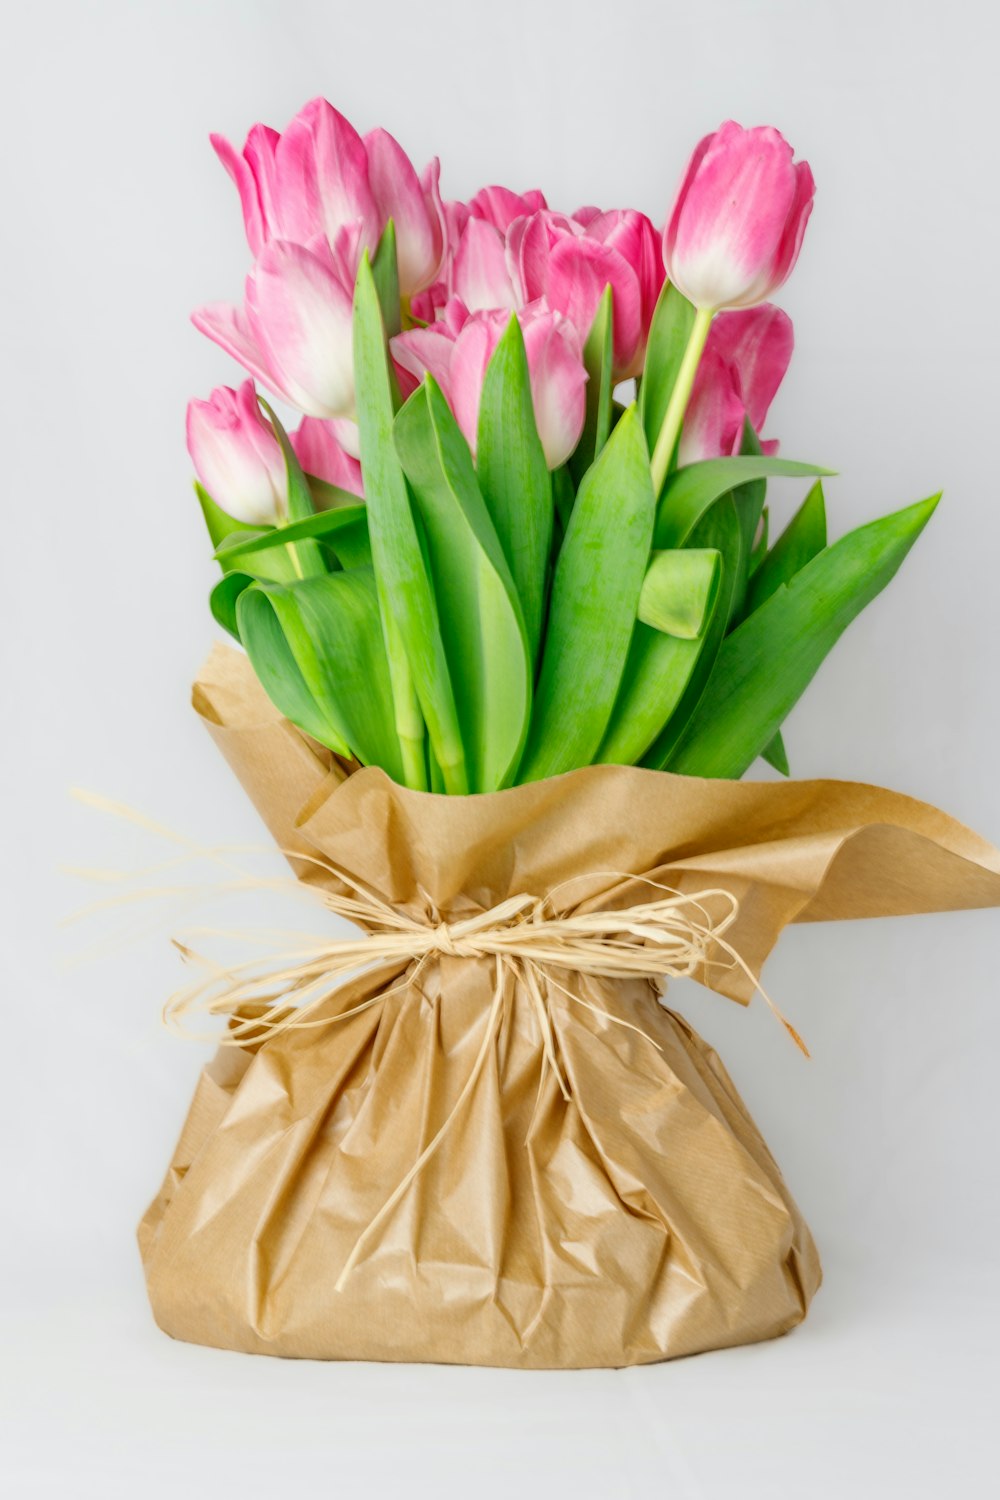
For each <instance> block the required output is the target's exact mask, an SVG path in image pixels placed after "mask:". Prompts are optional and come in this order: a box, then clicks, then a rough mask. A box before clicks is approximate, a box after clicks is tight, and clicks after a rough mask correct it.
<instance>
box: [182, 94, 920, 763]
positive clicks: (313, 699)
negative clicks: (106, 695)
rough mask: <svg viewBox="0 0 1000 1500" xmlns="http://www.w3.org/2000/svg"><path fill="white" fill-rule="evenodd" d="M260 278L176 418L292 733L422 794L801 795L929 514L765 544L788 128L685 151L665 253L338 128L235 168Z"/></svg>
mask: <svg viewBox="0 0 1000 1500" xmlns="http://www.w3.org/2000/svg"><path fill="white" fill-rule="evenodd" d="M215 147H216V150H217V151H218V153H219V155H220V157H221V158H222V161H223V162H224V164H225V166H226V167H227V169H228V170H229V172H230V174H231V176H232V177H233V179H234V180H235V182H236V185H237V187H238V189H239V193H240V199H241V202H242V206H243V215H244V219H245V222H246V230H247V237H248V239H249V241H250V247H251V250H252V251H253V252H254V254H255V255H256V264H255V266H254V269H253V271H252V272H251V273H250V276H249V277H248V279H247V287H246V300H245V305H244V307H243V308H242V309H239V308H232V307H224V306H212V307H207V308H204V309H202V310H201V311H200V312H198V313H196V314H195V319H194V321H195V323H196V324H197V326H198V327H199V328H200V329H202V330H203V331H204V332H205V333H207V334H208V335H209V336H210V337H211V338H213V339H215V340H216V341H217V342H218V343H219V344H220V345H221V346H222V347H223V348H224V349H226V350H227V351H228V352H229V353H230V354H232V355H233V356H234V357H235V358H236V359H237V360H238V361H239V362H240V363H241V364H242V365H243V366H244V368H245V369H246V370H248V371H249V373H250V374H251V375H252V376H254V377H255V378H256V379H257V380H259V382H260V383H261V384H262V385H263V386H265V387H266V388H267V390H268V391H269V392H271V393H272V394H273V395H274V396H277V397H279V398H281V399H282V400H283V401H285V402H287V403H288V404H289V405H290V406H293V407H295V408H297V409H298V410H299V411H301V412H303V413H305V415H304V417H303V420H302V421H301V424H300V425H299V427H298V429H297V430H296V431H295V432H292V433H290V434H286V432H285V430H284V428H283V427H282V425H281V422H280V421H279V419H278V416H277V415H276V413H275V411H274V410H273V408H272V407H271V406H270V405H269V404H268V402H267V401H266V400H264V399H263V398H262V397H258V395H257V394H256V392H255V390H254V386H253V384H252V382H251V381H247V382H246V383H245V384H244V385H242V386H241V387H240V389H239V390H237V391H233V390H230V389H227V388H223V389H220V390H217V391H215V392H214V393H213V395H212V397H211V399H210V400H209V401H207V402H202V401H194V402H192V403H191V406H190V408H189V412H188V443H189V447H190V452H191V455H192V458H193V460H194V463H195V467H196V469H197V472H198V476H199V484H198V494H199V497H200V499H201V504H202V507H203V509H204V513H205V518H206V520H207V522H208V529H209V532H210V534H211V538H212V542H213V544H214V546H215V549H216V550H215V556H216V557H217V559H218V561H219V563H220V565H221V568H222V572H223V577H222V580H221V582H220V583H219V584H218V585H217V586H216V588H215V590H214V592H213V594H212V609H213V611H214V614H215V616H216V618H217V620H219V621H220V622H221V624H223V625H224V626H225V627H226V629H227V630H229V631H230V632H231V633H232V634H233V635H234V636H236V638H237V639H238V640H239V641H240V642H241V643H242V645H243V646H244V648H245V649H246V651H247V653H248V655H249V658H250V660H251V662H252V663H253V666H254V669H255V670H256V672H257V675H258V677H259V678H260V681H261V683H262V684H263V686H264V688H265V689H266V691H267V693H268V694H269V696H270V698H271V699H272V701H273V702H274V703H275V705H276V706H277V707H278V708H279V709H280V710H281V712H282V713H283V714H285V715H286V716H287V718H289V719H290V720H291V721H292V722H293V723H295V724H296V725H298V726H299V727H300V728H301V729H303V730H305V731H306V732H307V733H308V734H310V735H311V736H312V737H313V738H314V739H316V740H318V741H320V742H321V743H322V744H324V745H326V746H328V747H329V748H330V749H331V750H333V751H334V752H335V753H336V754H338V755H340V756H342V757H344V758H346V759H351V760H356V761H358V762H360V764H362V765H375V766H381V767H382V768H383V769H384V770H386V771H387V772H388V774H389V775H390V776H391V777H393V778H394V779H395V780H396V781H398V782H400V783H402V784H405V785H406V786H409V787H413V788H416V789H427V788H430V789H433V790H441V791H446V792H457V793H462V792H482V791H492V790H495V789H497V788H500V787H506V786H510V785H512V784H514V783H517V782H525V781H532V780H536V779H539V778H542V777H545V776H551V775H555V774H557V773H559V772H563V771H569V770H573V769H575V768H576V767H579V766H585V765H589V764H592V763H611V764H621V765H630V764H642V765H645V766H650V767H655V768H658V769H670V770H674V771H681V772H686V773H690V774H694V775H699V776H722V777H738V776H741V775H742V774H743V772H744V771H745V770H746V769H747V768H748V766H749V765H750V764H751V762H752V761H753V760H754V759H755V758H756V757H757V756H758V755H759V754H764V755H765V757H766V758H767V759H769V760H770V761H771V762H772V764H773V765H775V766H777V767H779V768H780V769H781V770H783V771H786V772H787V769H788V768H787V762H786V757H785V751H784V747H783V745H782V740H781V734H780V729H781V724H782V721H783V719H784V718H785V716H786V714H787V713H788V711H789V710H790V708H791V707H792V706H793V704H794V703H795V702H796V701H797V699H798V698H799V696H800V694H801V693H802V691H803V690H804V688H805V687H806V685H807V683H808V682H809V680H810V678H811V677H812V675H813V673H814V672H815V671H816V669H817V667H818V666H819V664H820V662H821V661H822V659H823V657H824V656H825V654H826V652H827V651H828V650H829V649H830V647H831V646H832V645H833V643H834V641H835V640H836V639H837V638H838V636H839V635H840V634H841V632H842V631H843V630H844V628H845V627H846V626H847V625H848V624H849V622H850V621H851V620H852V619H853V618H854V617H855V615H857V613H858V612H859V611H860V610H861V609H862V608H863V607H864V605H865V604H867V603H868V602H869V600H871V599H872V598H873V597H874V596H875V595H876V594H877V593H878V592H879V590H880V589H881V588H882V587H883V586H884V585H885V584H886V583H887V582H888V581H889V579H890V578H891V577H892V576H893V574H894V572H895V570H896V568H897V567H898V566H899V564H900V562H901V560H902V558H903V557H904V556H905V554H906V552H907V550H908V549H909V547H910V546H911V545H912V543H913V541H914V540H915V538H916V537H917V535H918V534H919V532H920V531H921V529H922V528H923V526H924V525H925V523H926V521H927V520H928V518H929V516H930V514H931V512H932V510H933V508H934V504H935V500H934V499H931V500H927V501H925V502H923V503H921V504H918V505H914V506H911V507H909V508H908V509H906V510H903V511H900V512H898V513H896V514H894V515H891V516H888V517H886V518H885V519H883V520H879V521H876V522H873V523H872V524H870V525H868V526H864V527H862V528H861V529H859V530H857V531H855V532H853V533H851V534H850V535H849V536H846V537H844V538H842V539H841V540H840V541H837V542H835V543H834V544H833V545H828V543H827V535H826V520H825V514H824V501H823V491H822V487H821V483H820V480H819V478H816V482H815V483H814V484H813V486H812V488H811V489H810V490H809V493H808V495H807V497H806V499H805V501H804V503H803V505H802V507H801V509H800V510H799V511H798V512H797V514H796V515H795V516H794V517H793V519H792V520H791V522H790V523H789V525H788V526H787V527H786V529H785V530H784V531H783V532H782V533H781V534H780V535H779V536H778V538H777V540H776V541H774V543H773V545H769V540H768V512H767V507H766V504H765V486H766V480H767V478H768V476H771V475H794V476H801V475H808V476H813V477H814V478H815V477H816V476H820V475H822V474H824V473H826V472H828V471H826V470H823V469H820V468H817V467H815V466H814V465H810V464H803V463H795V462H790V461H788V460H786V459H783V458H778V457H776V456H775V449H776V444H774V443H773V442H765V441H762V440H761V436H760V433H761V429H762V427H763V424H764V420H765V417H766V414H767V409H768V406H769V404H770V402H771V399H772V397H773V396H774V393H775V391H776V390H777V387H778V385H779V383H780V381H781V379H782V376H783V375H784V373H785V370H786V367H787V365H788V361H789V358H790V355H791V351H792V329H791V323H790V321H789V319H788V317H787V316H786V315H785V314H784V313H783V312H781V311H780V310H779V309H778V308H777V307H775V306H773V305H772V304H770V303H769V302H768V300H767V299H768V298H769V297H771V296H772V295H773V293H775V292H776V291H777V290H778V288H780V286H781V285H782V283H783V282H784V281H785V279H786V277H787V276H788V275H789V273H790V271H791V270H792V267H793V266H794V264H795V261H796V259H797V257H798V254H799V249H800V247H801V244H802V239H803V235H804V233H805V228H806V223H807V221H808V218H809V215H810V211H811V209H812V204H813V191H814V189H813V179H812V174H811V172H810V170H809V167H808V166H807V165H806V163H805V162H800V163H795V162H794V161H793V159H792V151H791V148H790V147H789V146H788V144H787V143H786V142H785V141H784V140H783V138H782V137H781V135H780V134H779V133H778V132H777V131H776V130H773V129H769V128H760V129H753V130H744V129H742V128H741V127H740V126H738V125H736V124H733V123H731V122H730V123H728V124H725V125H723V126H722V127H721V129H719V130H717V131H716V132H715V133H714V134H713V135H710V136H708V137H706V138H705V140H703V141H702V142H701V144H700V145H699V146H698V148H697V149H696V151H695V153H694V155H693V157H692V159H691V162H690V164H689V166H688V168H687V171H686V173H685V175H684V178H683V181H682V183H681V187H680V190H679V192H678V194H677V198H676V200H675V202H674V205H673V208H672V210H671V212H670V215H669V218H668V220H667V223H666V228H665V230H664V231H663V233H662V235H661V234H660V233H659V232H658V231H657V230H655V229H654V227H653V224H652V223H651V221H650V220H649V219H648V218H647V217H646V215H645V214H643V213H640V212H637V211H636V210H633V209H617V210H612V211H608V212H602V211H600V210H599V209H597V208H593V207H588V208H582V209H578V210H577V212H576V213H575V214H573V215H567V214H564V213H561V212H556V211H554V210H552V209H550V208H549V207H548V206H547V203H546V200H545V198H544V197H543V196H542V194H541V193H540V192H537V191H533V192H530V193H525V194H517V193H513V192H510V191H508V190H507V189H504V188H499V187H491V188H485V189H484V190H483V191H482V192H479V193H477V194H476V196H475V197H474V198H473V199H472V200H471V202H470V203H468V204H464V203H456V202H442V200H441V197H440V194H439V190H438V164H437V162H436V161H435V162H432V164H431V165H430V166H429V167H428V168H427V170H426V171H425V172H424V173H423V175H422V176H421V177H418V175H417V173H416V171H415V170H414V168H413V167H412V165H411V164H410V161H409V159H408V158H407V156H406V155H405V153H404V152H403V150H402V149H401V147H400V146H399V145H398V144H397V142H396V141H395V140H394V139H393V138H392V136H390V135H389V134H388V133H387V132H386V131H384V130H374V131H372V132H371V133H370V134H369V135H367V136H365V137H363V138H362V137H361V136H359V135H358V134H357V133H356V132H355V130H354V129H353V128H352V126H351V125H350V124H349V123H348V122H347V121H346V120H345V119H344V118H343V117H342V116H341V115H340V114H338V113H337V111H336V110H334V109H333V108H332V107H331V106H330V105H329V104H327V103H326V102H325V101H323V100H316V101H314V102H313V103H311V104H309V105H307V106H306V108H305V109H304V110H303V111H302V112H301V114H300V115H299V116H298V117H297V118H296V119H295V120H294V121H293V122H292V124H291V125H290V126H289V128H288V129H287V130H286V131H285V132H284V133H282V134H281V135H278V134H276V133H275V132H274V131H271V130H268V129H266V128H265V127H263V126H256V127H255V128H254V130H253V131H251V133H250V136H249V137H248V139H247V142H246V145H245V146H244V149H243V152H242V154H240V153H238V152H236V151H235V150H234V149H233V148H232V146H230V145H229V143H228V142H226V141H224V140H222V139H219V138H217V139H215Z"/></svg>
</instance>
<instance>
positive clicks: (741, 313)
mask: <svg viewBox="0 0 1000 1500" xmlns="http://www.w3.org/2000/svg"><path fill="white" fill-rule="evenodd" d="M793 344H794V336H793V333H792V320H791V318H789V317H788V315H787V313H784V312H782V311H781V309H780V308H778V307H774V306H773V305H772V304H771V303H765V304H764V305H763V306H761V307H751V308H743V309H740V310H738V311H736V312H727V313H720V314H719V316H718V317H717V318H716V319H715V320H714V322H713V323H712V328H711V331H710V333H709V335H708V340H707V342H706V345H705V351H704V353H703V354H702V357H701V363H700V364H699V366H698V373H697V375H696V376H695V381H694V387H693V389H692V392H691V400H690V402H689V403H688V409H687V412H686V414H685V417H684V427H683V429H682V432H681V439H680V448H679V450H678V463H681V464H689V463H695V462H697V461H698V460H699V459H703V458H728V457H730V456H731V455H733V454H735V453H739V451H740V445H741V442H742V438H743V424H744V421H749V422H750V425H751V427H752V428H753V430H754V432H757V433H759V432H760V431H761V429H762V428H763V426H764V422H765V421H766V419H767V413H768V409H769V407H770V405H771V402H772V401H773V400H774V397H775V395H776V393H777V390H778V387H779V385H780V384H781V382H782V380H783V379H784V377H785V372H786V371H787V369H788V363H789V360H790V359H791V357H792V348H793ZM762 447H763V450H764V452H765V453H773V452H775V451H776V449H777V444H776V443H764V444H762Z"/></svg>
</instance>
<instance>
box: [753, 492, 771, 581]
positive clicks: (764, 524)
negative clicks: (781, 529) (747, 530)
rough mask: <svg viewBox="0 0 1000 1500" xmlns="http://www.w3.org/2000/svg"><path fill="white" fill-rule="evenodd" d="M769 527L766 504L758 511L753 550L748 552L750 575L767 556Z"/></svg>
mask: <svg viewBox="0 0 1000 1500" xmlns="http://www.w3.org/2000/svg"><path fill="white" fill-rule="evenodd" d="M770 529H771V516H770V513H769V511H768V508H767V506H766V505H765V506H764V509H763V510H762V511H761V513H760V521H759V523H758V526H757V535H756V537H755V538H754V544H753V551H752V552H751V553H750V577H751V578H752V577H753V575H754V574H755V573H756V571H757V569H758V568H759V567H760V565H761V563H762V562H763V561H764V559H765V557H766V556H767V543H768V534H769V532H770Z"/></svg>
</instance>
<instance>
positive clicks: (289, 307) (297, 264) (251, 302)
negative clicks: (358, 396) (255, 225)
mask: <svg viewBox="0 0 1000 1500" xmlns="http://www.w3.org/2000/svg"><path fill="white" fill-rule="evenodd" d="M351 314H352V293H351V290H350V289H349V287H348V285H347V284H345V282H344V280H343V278H342V272H341V268H339V267H338V264H337V261H336V259H335V257H334V254H333V252H332V251H331V249H330V247H329V245H328V243H327V241H326V240H325V239H324V238H323V237H322V236H318V237H317V238H316V239H314V240H313V241H311V242H310V244H309V245H295V244H291V243H290V242H288V241H285V240H269V241H268V243H267V244H266V245H265V246H264V248H263V250H262V251H261V253H260V257H259V259H258V261H257V264H256V265H255V266H254V269H253V270H252V271H251V273H250V275H249V276H248V277H247V283H246V301H245V306H244V307H243V308H235V307H228V306H226V305H224V304H219V303H216V304H213V305H211V306H209V307H203V308H200V309H199V310H198V311H197V312H196V313H194V314H193V316H192V322H193V323H194V325H195V327H196V328H199V329H200V330H201V332H202V333H205V334H207V335H208V337H209V338H210V339H214V340H215V342H216V343H217V344H219V345H220V346H221V347H222V348H223V349H225V350H226V352H227V353H228V354H231V355H232V356H233V358H234V359H237V360H238V361H239V362H240V364H241V365H243V367H244V369H246V370H248V371H249V372H250V374H251V375H254V376H255V377H256V378H257V379H258V380H259V381H260V382H261V383H262V384H263V385H265V386H267V387H268V389H269V390H272V391H274V392H275V394H276V395H278V396H280V397H282V398H283V399H284V400H286V401H288V402H289V403H290V404H291V405H292V406H295V407H298V409H299V411H302V412H305V413H306V415H307V416H312V417H327V418H337V417H348V418H351V417H353V416H354V353H353V342H352V325H351Z"/></svg>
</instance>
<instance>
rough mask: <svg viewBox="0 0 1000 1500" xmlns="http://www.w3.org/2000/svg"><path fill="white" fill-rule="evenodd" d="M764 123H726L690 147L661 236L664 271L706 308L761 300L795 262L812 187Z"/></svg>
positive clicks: (799, 165) (786, 146)
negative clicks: (745, 126)
mask: <svg viewBox="0 0 1000 1500" xmlns="http://www.w3.org/2000/svg"><path fill="white" fill-rule="evenodd" d="M792 156H793V152H792V148H791V146H790V145H789V144H788V142H787V141H786V140H785V139H784V137H783V136H782V135H781V134H780V132H779V131H777V130H775V129H773V128H772V127H771V126H769V125H762V126H756V127H755V128H754V129H752V130H744V129H743V127H742V126H740V125H737V124H736V123H735V122H734V121H732V120H729V121H727V122H726V124H724V125H722V126H720V128H719V129H718V130H716V131H714V132H713V134H711V135H707V136H705V138H704V140H702V141H701V142H700V144H699V145H698V146H697V147H696V148H695V152H694V155H693V156H692V157H691V160H690V162H689V164H688V168H687V171H686V173H685V175H684V179H683V181H682V183H681V186H680V190H679V191H678V194H677V199H676V201H675V203H674V207H673V211H672V212H671V215H670V218H669V220H668V221H667V227H666V230H665V231H664V236H663V260H664V265H665V266H666V271H667V275H668V276H669V278H670V280H671V281H672V282H673V284H674V285H675V286H676V287H677V288H678V290H679V291H681V292H683V294H684V296H685V297H687V299H688V300H689V301H690V302H693V303H694V305H695V307H697V308H699V309H703V310H707V311H711V312H718V311H720V310H721V309H723V308H737V307H752V306H753V305H754V304H755V303H758V302H765V301H767V299H768V298H770V297H771V296H773V294H774V293H775V292H776V291H777V289H778V288H779V287H780V286H781V285H782V284H783V283H784V282H785V281H786V280H787V278H788V275H789V273H790V272H791V270H792V267H793V266H794V265H795V262H796V260H797V259H798V254H799V250H800V249H801V246H802V237H803V235H804V234H805V228H806V223H807V221H808V219H809V215H810V213H811V212H812V206H813V196H814V193H815V184H814V182H813V175H812V172H811V171H810V170H809V166H808V164H807V163H806V162H798V163H795V162H793V160H792Z"/></svg>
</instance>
